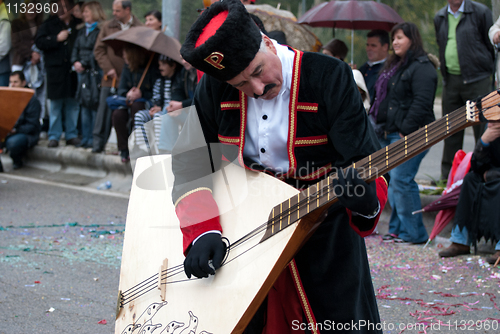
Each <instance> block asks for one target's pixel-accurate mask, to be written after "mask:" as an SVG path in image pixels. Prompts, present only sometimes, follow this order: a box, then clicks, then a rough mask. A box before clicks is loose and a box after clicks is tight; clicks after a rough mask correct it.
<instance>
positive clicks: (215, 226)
mask: <svg viewBox="0 0 500 334" xmlns="http://www.w3.org/2000/svg"><path fill="white" fill-rule="evenodd" d="M175 213H176V214H177V217H178V218H179V222H180V227H181V231H182V236H183V238H182V249H183V252H184V255H186V254H187V250H188V249H189V247H190V246H191V244H192V243H193V240H194V239H196V238H197V237H198V236H199V235H200V234H203V233H205V232H208V231H214V230H217V231H221V232H222V226H221V224H220V220H219V208H218V207H217V203H216V202H215V200H214V198H213V197H212V193H211V192H210V191H209V190H200V191H196V192H194V193H192V194H189V195H187V196H186V197H184V198H182V199H181V200H180V201H179V203H177V206H176V207H175Z"/></svg>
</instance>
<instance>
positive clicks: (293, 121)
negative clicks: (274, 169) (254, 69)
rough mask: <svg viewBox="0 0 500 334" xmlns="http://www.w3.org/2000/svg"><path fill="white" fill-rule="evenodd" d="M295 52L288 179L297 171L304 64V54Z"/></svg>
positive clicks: (288, 144) (291, 91) (290, 104)
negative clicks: (298, 107)
mask: <svg viewBox="0 0 500 334" xmlns="http://www.w3.org/2000/svg"><path fill="white" fill-rule="evenodd" d="M293 51H294V52H295V57H294V58H293V67H292V83H291V85H290V103H289V106H288V110H289V114H288V117H289V121H288V142H287V149H288V152H287V153H288V161H289V168H288V173H287V174H286V176H287V177H291V176H292V175H293V174H294V173H295V169H297V159H296V158H295V137H297V105H298V104H299V84H300V66H301V64H302V55H303V52H301V51H299V50H295V49H294V50H293Z"/></svg>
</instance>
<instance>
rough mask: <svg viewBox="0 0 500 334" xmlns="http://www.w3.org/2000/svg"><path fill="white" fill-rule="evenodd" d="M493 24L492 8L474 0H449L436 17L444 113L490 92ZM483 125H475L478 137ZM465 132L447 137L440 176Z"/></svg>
mask: <svg viewBox="0 0 500 334" xmlns="http://www.w3.org/2000/svg"><path fill="white" fill-rule="evenodd" d="M492 25H493V17H492V13H491V10H490V9H489V8H488V7H486V6H485V5H483V4H481V3H478V2H475V1H471V0H448V5H446V6H445V7H443V8H441V9H440V10H439V11H438V12H437V13H436V16H435V17H434V28H435V30H436V40H437V44H438V47H439V61H440V62H441V73H442V75H443V97H442V109H443V116H444V115H446V114H448V113H450V112H452V111H454V110H456V109H458V108H460V107H462V106H464V105H465V103H466V101H467V100H474V99H476V98H477V97H479V96H482V95H485V94H487V93H489V92H490V91H491V74H492V73H493V68H494V59H495V51H494V48H493V45H492V44H491V42H490V40H489V37H488V31H489V29H490V27H491V26H492ZM483 130H484V125H475V126H474V138H475V140H476V141H478V140H479V138H480V137H481V134H482V132H483ZM463 139H464V131H460V132H458V133H456V134H454V135H453V136H451V137H448V138H447V139H445V140H444V148H443V157H442V160H441V179H442V180H446V179H447V178H448V174H449V173H450V170H451V166H452V164H453V158H454V157H455V153H456V152H457V151H458V150H459V149H461V148H462V145H463Z"/></svg>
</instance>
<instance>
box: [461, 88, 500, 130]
mask: <svg viewBox="0 0 500 334" xmlns="http://www.w3.org/2000/svg"><path fill="white" fill-rule="evenodd" d="M466 108H467V119H468V120H469V121H471V122H474V123H479V122H484V121H485V120H484V119H482V117H481V116H480V115H482V116H483V117H484V118H485V119H486V121H488V122H500V89H497V90H495V91H493V92H491V93H489V94H488V95H486V96H484V97H483V98H482V99H481V100H480V101H479V102H473V101H467V104H466Z"/></svg>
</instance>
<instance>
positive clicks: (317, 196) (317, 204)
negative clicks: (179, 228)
mask: <svg viewBox="0 0 500 334" xmlns="http://www.w3.org/2000/svg"><path fill="white" fill-rule="evenodd" d="M320 191H321V188H318V184H316V208H319V197H320Z"/></svg>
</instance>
